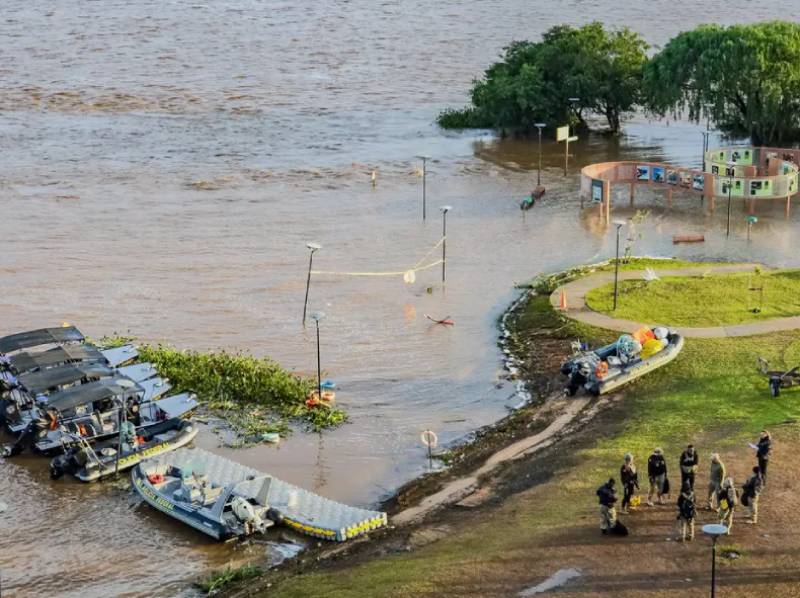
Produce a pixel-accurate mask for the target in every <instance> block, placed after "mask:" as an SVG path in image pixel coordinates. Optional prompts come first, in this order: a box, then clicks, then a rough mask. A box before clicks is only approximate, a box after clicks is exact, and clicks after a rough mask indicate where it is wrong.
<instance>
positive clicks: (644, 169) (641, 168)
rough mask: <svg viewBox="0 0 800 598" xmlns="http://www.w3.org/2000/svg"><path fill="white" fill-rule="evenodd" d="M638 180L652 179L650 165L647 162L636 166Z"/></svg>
mask: <svg viewBox="0 0 800 598" xmlns="http://www.w3.org/2000/svg"><path fill="white" fill-rule="evenodd" d="M636 180H637V181H649V180H650V167H649V166H647V165H645V164H640V165H638V166H637V167H636Z"/></svg>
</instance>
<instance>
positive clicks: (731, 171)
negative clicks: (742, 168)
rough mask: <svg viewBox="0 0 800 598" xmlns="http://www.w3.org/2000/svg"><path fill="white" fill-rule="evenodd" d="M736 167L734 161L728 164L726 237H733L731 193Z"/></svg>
mask: <svg viewBox="0 0 800 598" xmlns="http://www.w3.org/2000/svg"><path fill="white" fill-rule="evenodd" d="M735 167H736V162H734V161H733V160H731V161H729V162H728V223H727V226H726V228H725V236H726V237H730V236H731V192H732V191H733V174H734V169H735Z"/></svg>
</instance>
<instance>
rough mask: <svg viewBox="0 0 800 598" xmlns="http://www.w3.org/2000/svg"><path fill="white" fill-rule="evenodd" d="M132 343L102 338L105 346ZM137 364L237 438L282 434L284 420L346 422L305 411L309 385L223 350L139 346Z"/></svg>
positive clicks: (321, 411) (329, 413)
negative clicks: (193, 398) (145, 364)
mask: <svg viewBox="0 0 800 598" xmlns="http://www.w3.org/2000/svg"><path fill="white" fill-rule="evenodd" d="M132 340H133V339H132V338H130V337H124V336H118V335H115V336H112V337H105V338H102V339H100V340H99V341H98V344H101V345H102V346H105V347H113V346H120V345H123V344H126V343H130V342H131V341H132ZM139 356H140V359H141V360H142V361H149V362H151V363H152V364H153V365H154V366H155V367H156V368H157V369H158V371H159V373H160V374H161V375H162V376H164V377H166V378H169V380H170V382H171V383H172V385H173V387H174V389H175V391H176V392H185V391H189V392H194V393H196V394H197V397H198V399H199V400H200V401H202V402H203V403H204V404H205V405H206V406H207V407H208V408H209V409H211V410H213V411H215V414H216V415H220V416H221V417H223V418H224V419H226V421H228V422H229V423H231V425H232V428H233V429H234V431H236V432H237V434H239V435H240V436H245V437H247V436H252V435H254V434H260V433H263V432H267V431H276V432H280V433H281V434H283V433H285V432H287V431H288V427H287V425H286V420H292V421H295V422H298V423H302V424H305V425H306V426H307V427H309V428H310V429H312V430H313V431H321V430H324V429H327V428H333V427H335V426H338V425H340V424H342V423H344V422H345V421H347V415H346V414H345V412H344V411H342V410H341V409H338V408H335V407H332V406H331V407H327V406H319V407H314V408H311V409H309V408H308V407H307V406H306V397H307V396H308V394H309V392H310V391H311V390H313V388H315V382H314V381H313V380H310V379H308V378H303V377H302V376H298V375H297V374H294V373H292V372H289V371H288V370H286V369H284V368H282V367H281V366H280V365H279V364H278V363H276V362H275V361H273V360H271V359H267V358H258V357H253V356H252V355H248V354H246V353H229V352H227V351H210V352H200V351H191V350H186V349H177V348H175V347H172V346H169V345H157V346H154V345H140V346H139Z"/></svg>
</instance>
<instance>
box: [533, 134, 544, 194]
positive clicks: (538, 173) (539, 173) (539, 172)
mask: <svg viewBox="0 0 800 598" xmlns="http://www.w3.org/2000/svg"><path fill="white" fill-rule="evenodd" d="M533 126H534V127H536V128H537V129H539V167H538V168H537V169H536V186H537V187H538V186H540V185H541V184H542V129H544V127H545V123H536V124H534V125H533Z"/></svg>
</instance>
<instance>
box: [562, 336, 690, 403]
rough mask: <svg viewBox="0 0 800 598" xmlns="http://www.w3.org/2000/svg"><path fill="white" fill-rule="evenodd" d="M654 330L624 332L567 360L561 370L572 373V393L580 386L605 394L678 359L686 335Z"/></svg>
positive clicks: (570, 379)
mask: <svg viewBox="0 0 800 598" xmlns="http://www.w3.org/2000/svg"><path fill="white" fill-rule="evenodd" d="M654 330H655V332H653V331H652V330H650V329H649V328H643V329H641V330H638V331H636V332H635V333H634V336H633V337H632V336H630V335H622V336H621V337H620V338H619V339H618V340H617V341H616V342H614V343H611V344H609V345H606V346H604V347H600V348H599V349H595V350H593V351H581V352H579V353H578V354H577V355H575V356H574V357H572V358H571V359H569V360H567V361H566V362H564V363H563V364H562V365H561V373H562V374H564V375H565V376H568V377H569V383H568V386H567V391H568V392H569V394H571V395H574V394H575V393H576V392H577V391H578V389H579V388H584V389H585V390H586V391H587V392H589V393H591V394H594V395H601V394H605V393H608V392H611V391H613V390H616V389H618V388H619V387H621V386H623V385H625V384H627V383H629V382H631V381H633V380H635V379H637V378H639V377H641V376H644V375H645V374H648V373H650V372H652V371H653V370H655V369H658V368H660V367H662V366H664V365H666V364H668V363H669V362H671V361H672V360H673V359H675V358H676V357H677V356H678V354H679V353H680V352H681V349H683V337H682V336H681V335H680V334H678V333H677V332H676V331H674V330H667V329H666V328H662V327H657V328H655V329H654ZM656 333H657V334H656ZM641 341H644V342H641Z"/></svg>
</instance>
